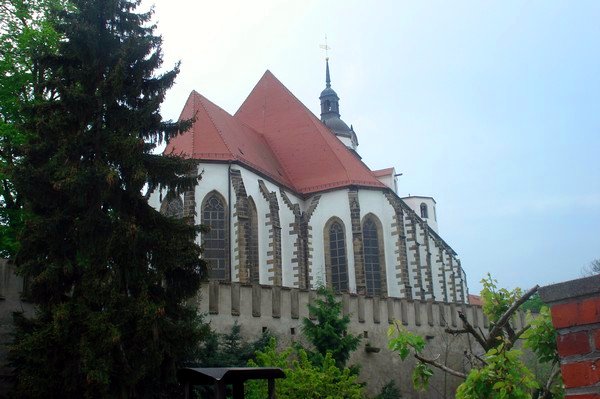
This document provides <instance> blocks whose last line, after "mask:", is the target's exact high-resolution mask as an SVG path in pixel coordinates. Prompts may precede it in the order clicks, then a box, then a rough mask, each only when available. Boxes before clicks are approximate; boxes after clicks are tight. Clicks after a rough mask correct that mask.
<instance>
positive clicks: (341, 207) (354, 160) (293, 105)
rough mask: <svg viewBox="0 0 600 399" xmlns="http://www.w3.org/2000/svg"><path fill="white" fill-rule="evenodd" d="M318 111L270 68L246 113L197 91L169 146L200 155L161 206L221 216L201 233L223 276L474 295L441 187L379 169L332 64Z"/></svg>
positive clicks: (389, 293) (424, 296) (212, 268)
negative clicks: (365, 156) (411, 189)
mask: <svg viewBox="0 0 600 399" xmlns="http://www.w3.org/2000/svg"><path fill="white" fill-rule="evenodd" d="M319 99H320V101H321V117H320V119H319V118H318V117H316V116H315V115H314V114H313V113H312V112H311V111H310V110H309V109H308V108H307V107H306V106H305V105H304V104H302V103H301V102H300V101H299V100H298V99H297V98H296V97H295V96H294V95H293V94H292V93H291V92H290V91H289V90H288V89H287V88H286V87H285V86H284V85H283V84H282V83H281V82H280V81H279V80H278V79H277V78H276V77H275V76H274V75H273V74H272V73H271V72H270V71H266V72H265V73H264V75H263V76H262V77H261V78H260V80H259V81H258V83H257V84H256V86H255V87H254V89H253V90H252V91H251V92H250V94H249V95H248V97H247V98H246V100H245V101H244V102H243V104H242V105H241V106H240V108H239V109H238V110H237V112H236V113H235V114H234V115H230V114H229V113H227V112H226V111H224V110H223V109H221V108H220V107H219V106H217V105H216V104H214V103H212V102H211V101H210V100H208V99H207V98H205V97H204V96H202V95H201V94H199V93H197V92H196V91H192V93H191V94H190V96H189V98H188V100H187V102H186V104H185V106H184V108H183V111H182V113H181V118H182V119H190V118H195V122H194V123H193V125H192V127H191V128H190V129H189V130H188V131H187V132H185V133H183V134H181V135H179V136H177V137H174V138H173V139H172V140H171V141H170V142H169V143H168V145H167V147H166V149H165V151H164V155H165V156H182V157H186V158H193V159H196V160H198V162H199V163H198V173H199V174H201V176H202V179H201V180H200V182H199V183H198V185H197V186H196V188H195V190H193V191H190V192H186V193H185V194H184V195H182V196H181V197H175V198H173V197H171V196H168V195H166V194H165V193H154V194H153V195H152V196H151V197H150V202H151V204H152V205H153V206H155V207H156V208H157V209H160V210H161V212H164V213H167V214H169V215H173V216H176V217H194V218H195V219H194V220H195V223H197V224H204V225H207V226H210V232H208V233H203V234H201V235H199V236H198V238H197V240H198V243H199V244H202V245H203V246H204V254H203V256H204V258H205V259H206V261H207V262H208V265H209V271H208V279H209V280H213V281H215V280H216V281H224V282H239V283H242V284H263V285H274V286H282V287H290V288H299V289H313V288H316V287H318V286H320V285H324V286H327V287H330V288H331V289H333V290H334V291H336V292H348V293H356V294H364V295H367V296H383V297H398V298H407V299H419V300H428V299H432V300H435V301H441V302H455V303H456V302H458V303H465V302H468V290H467V283H466V276H465V273H464V271H463V269H462V267H461V264H460V260H459V259H458V257H457V254H456V252H455V251H454V250H453V249H452V248H451V247H450V246H449V245H448V244H447V243H446V242H445V241H444V240H443V239H442V238H441V236H440V235H439V234H438V228H437V215H436V208H435V206H436V203H435V200H434V199H433V198H431V197H419V196H411V197H406V198H400V197H399V196H398V194H397V176H396V172H395V170H394V168H387V169H383V170H371V169H369V167H368V166H367V165H365V163H364V162H363V161H362V160H361V158H360V156H359V155H358V145H359V143H358V136H357V134H356V132H355V131H354V128H353V127H352V125H351V126H350V127H349V126H348V125H347V124H346V123H345V122H344V121H343V120H342V119H341V118H340V106H339V100H340V99H339V97H338V95H337V93H336V92H335V91H334V90H333V88H332V86H331V79H330V71H329V62H328V61H327V63H326V79H325V89H324V90H323V91H322V92H321V95H320V97H319Z"/></svg>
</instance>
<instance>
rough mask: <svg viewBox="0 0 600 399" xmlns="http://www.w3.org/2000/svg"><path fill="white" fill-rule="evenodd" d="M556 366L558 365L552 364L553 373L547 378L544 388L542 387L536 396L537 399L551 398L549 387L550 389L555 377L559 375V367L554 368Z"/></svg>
mask: <svg viewBox="0 0 600 399" xmlns="http://www.w3.org/2000/svg"><path fill="white" fill-rule="evenodd" d="M557 365H558V363H554V364H553V365H552V368H553V371H552V373H551V374H550V377H548V381H547V382H546V386H544V387H543V388H542V391H541V392H540V394H539V396H538V399H550V398H552V392H550V387H552V383H553V382H554V379H556V377H557V376H558V374H559V373H560V367H556V366H557Z"/></svg>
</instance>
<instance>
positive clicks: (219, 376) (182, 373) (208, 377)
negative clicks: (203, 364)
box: [177, 367, 285, 399]
mask: <svg viewBox="0 0 600 399" xmlns="http://www.w3.org/2000/svg"><path fill="white" fill-rule="evenodd" d="M275 378H285V374H284V372H283V370H281V369H280V368H274V367H230V368H227V367H211V368H183V369H179V370H178V371H177V379H178V380H179V382H180V383H182V384H184V385H185V398H186V399H191V398H192V387H193V386H194V385H212V386H214V389H215V396H214V398H215V399H225V398H226V387H227V385H232V386H233V398H234V399H243V398H244V382H246V381H247V380H268V381H269V382H268V384H269V391H268V392H269V394H268V396H267V398H268V399H274V398H275Z"/></svg>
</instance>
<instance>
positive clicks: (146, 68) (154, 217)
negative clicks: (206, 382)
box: [10, 0, 206, 398]
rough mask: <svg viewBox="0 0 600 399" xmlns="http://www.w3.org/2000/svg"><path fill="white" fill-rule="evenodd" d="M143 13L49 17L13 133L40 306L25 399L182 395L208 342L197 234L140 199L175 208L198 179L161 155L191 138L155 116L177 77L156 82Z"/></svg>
mask: <svg viewBox="0 0 600 399" xmlns="http://www.w3.org/2000/svg"><path fill="white" fill-rule="evenodd" d="M22 4H24V5H26V6H27V5H29V4H30V2H29V1H25V0H23V1H22ZM138 5H139V1H137V0H122V1H88V0H73V2H72V5H70V6H69V7H63V8H62V9H60V10H52V12H51V13H50V15H52V18H49V19H47V20H46V22H47V24H48V25H47V26H48V27H49V28H48V29H49V30H50V31H51V32H56V35H57V36H58V37H59V38H60V40H59V41H58V43H57V44H56V48H54V47H53V46H47V47H48V48H46V47H45V46H39V48H38V47H36V56H35V58H34V59H35V64H34V65H35V68H37V69H36V71H37V72H39V73H37V74H36V78H37V80H36V81H35V82H34V86H33V92H34V93H39V95H36V96H34V100H33V101H29V102H24V103H23V104H22V107H21V108H20V109H19V110H18V116H19V118H18V119H15V120H14V121H13V120H11V121H10V122H11V123H14V126H15V127H16V129H18V131H19V132H20V133H22V136H21V137H22V138H23V140H22V142H20V143H19V144H18V146H17V147H18V151H17V152H16V153H18V154H19V158H18V162H16V163H15V165H14V166H13V167H12V170H11V174H10V178H11V183H12V184H13V185H14V191H15V192H17V193H19V196H20V197H21V199H22V203H23V207H24V209H25V211H26V212H27V215H28V217H27V220H26V221H25V224H24V227H23V229H22V232H21V233H20V236H19V249H18V253H17V255H16V257H15V262H16V264H17V267H18V272H19V273H20V274H21V275H23V276H25V277H27V278H28V279H29V282H30V284H29V287H30V293H29V297H30V298H31V300H32V301H33V302H34V303H35V305H36V307H37V314H36V316H35V317H34V318H33V319H26V318H24V317H22V316H18V317H17V327H18V329H17V335H16V340H15V343H14V345H13V346H12V349H11V357H12V361H13V365H14V366H15V370H16V380H17V387H16V391H15V396H16V397H20V398H34V397H116V396H118V397H121V398H126V397H156V396H160V395H163V396H174V395H175V391H174V390H177V389H178V386H177V383H176V379H175V371H176V369H177V367H178V366H180V365H182V364H188V363H187V362H188V361H191V360H193V359H194V358H196V356H197V355H198V352H197V348H198V344H199V342H200V341H201V340H202V338H203V336H204V335H205V334H206V328H205V327H203V323H202V319H201V318H199V317H198V315H197V312H196V309H195V306H192V305H191V304H190V306H189V307H188V306H186V305H185V304H186V301H187V299H188V298H191V297H192V296H193V295H195V294H196V292H197V290H198V288H199V284H200V281H201V278H202V276H203V273H204V269H205V265H204V262H203V261H202V260H201V259H200V255H201V250H200V247H199V246H197V245H196V244H195V243H194V240H195V238H196V235H197V232H198V231H199V230H200V228H199V227H198V226H193V225H190V224H189V223H188V222H187V221H184V220H176V219H173V218H169V217H166V216H163V215H161V214H160V213H159V212H157V211H156V210H155V209H153V208H152V207H150V206H149V204H148V202H147V200H146V198H145V197H144V195H143V191H144V190H145V188H146V187H148V186H149V187H150V190H153V189H155V188H157V189H164V190H165V191H167V192H170V193H172V195H177V194H180V193H182V192H184V191H185V190H187V189H190V188H191V187H193V185H194V184H195V183H196V182H197V177H196V176H195V175H193V176H190V175H189V172H190V170H192V167H193V166H194V163H193V162H192V161H185V160H181V159H178V158H168V157H162V156H158V155H155V154H153V153H152V151H153V149H154V148H155V146H156V145H158V144H160V143H161V142H163V141H164V140H165V139H169V138H170V137H172V136H174V135H176V134H178V133H179V132H180V131H181V129H182V128H183V127H184V125H182V124H173V123H164V122H163V121H162V119H161V116H160V114H159V108H160V104H161V102H162V101H163V99H164V96H165V93H166V91H167V89H169V88H170V87H171V86H172V85H173V82H174V79H175V76H176V75H177V72H178V70H177V68H175V69H173V70H168V71H166V72H163V73H161V74H160V75H156V74H155V72H156V71H157V69H158V68H159V67H160V66H161V63H162V56H161V49H160V43H161V38H160V37H159V36H156V35H155V34H154V25H153V24H152V21H151V17H152V15H151V13H141V14H140V13H136V8H137V6H138ZM25 9H27V7H25ZM19 15H22V16H23V18H25V19H27V18H33V17H35V16H37V15H41V14H38V10H32V11H31V13H30V15H28V14H26V13H25V14H19ZM44 29H45V28H44ZM27 96H28V94H27ZM28 98H29V97H28ZM20 133H19V134H20Z"/></svg>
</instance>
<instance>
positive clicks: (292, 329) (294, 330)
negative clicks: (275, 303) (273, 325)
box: [290, 327, 296, 335]
mask: <svg viewBox="0 0 600 399" xmlns="http://www.w3.org/2000/svg"><path fill="white" fill-rule="evenodd" d="M290 334H292V335H296V329H295V328H294V327H292V328H290Z"/></svg>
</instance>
